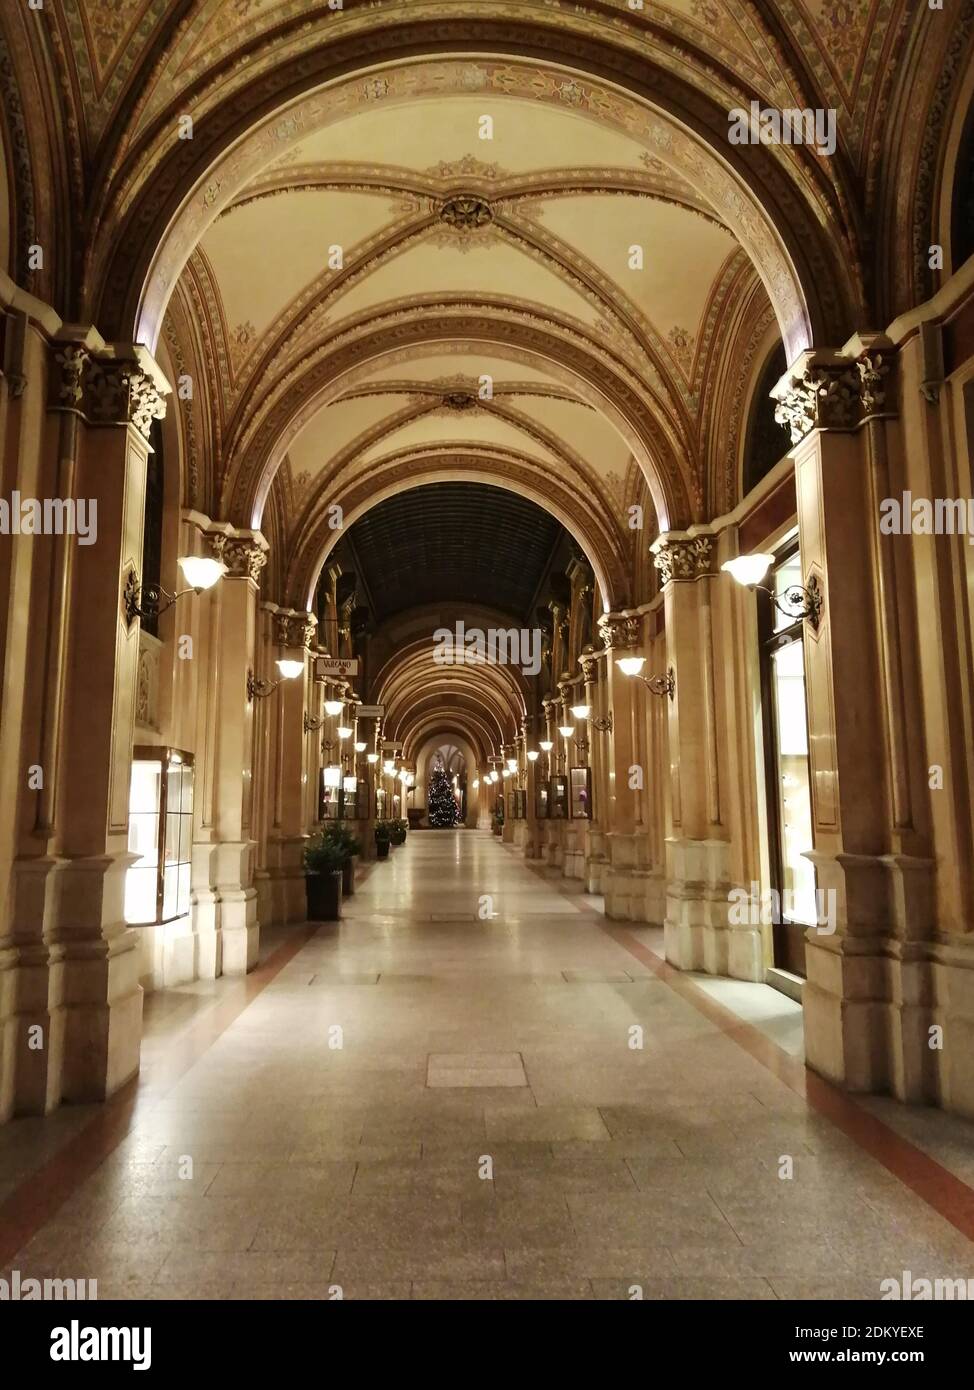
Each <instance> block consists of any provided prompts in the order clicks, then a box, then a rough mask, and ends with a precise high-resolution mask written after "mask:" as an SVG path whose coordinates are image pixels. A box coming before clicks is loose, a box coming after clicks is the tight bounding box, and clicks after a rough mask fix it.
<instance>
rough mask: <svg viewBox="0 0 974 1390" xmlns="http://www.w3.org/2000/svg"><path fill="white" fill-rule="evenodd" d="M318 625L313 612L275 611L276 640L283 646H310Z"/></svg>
mask: <svg viewBox="0 0 974 1390" xmlns="http://www.w3.org/2000/svg"><path fill="white" fill-rule="evenodd" d="M317 626H318V620H317V619H316V618H315V616H314V614H313V613H294V612H282V613H275V614H274V641H275V642H277V643H279V644H280V645H281V646H282V647H310V645H311V641H312V638H313V637H314V635H315V629H316V628H317Z"/></svg>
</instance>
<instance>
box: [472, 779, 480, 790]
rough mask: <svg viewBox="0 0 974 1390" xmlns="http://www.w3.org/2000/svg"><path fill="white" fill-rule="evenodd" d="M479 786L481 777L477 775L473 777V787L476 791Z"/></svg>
mask: <svg viewBox="0 0 974 1390" xmlns="http://www.w3.org/2000/svg"><path fill="white" fill-rule="evenodd" d="M479 786H480V778H479V777H475V778H474V779H473V789H474V791H476V790H477V788H478V787H479Z"/></svg>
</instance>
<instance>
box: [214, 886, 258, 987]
mask: <svg viewBox="0 0 974 1390" xmlns="http://www.w3.org/2000/svg"><path fill="white" fill-rule="evenodd" d="M220 926H221V934H222V938H223V974H224V975H246V974H247V973H248V972H249V971H251V970H253V968H254V966H255V965H256V964H257V955H258V950H259V947H260V924H259V923H258V921H257V891H256V889H254V888H242V889H240V890H239V891H234V890H231V889H222V890H221V891H220Z"/></svg>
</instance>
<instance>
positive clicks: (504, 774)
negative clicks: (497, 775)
mask: <svg viewBox="0 0 974 1390" xmlns="http://www.w3.org/2000/svg"><path fill="white" fill-rule="evenodd" d="M510 775H511V769H510V768H509V767H505V768H504V770H503V772H502V773H501V776H502V777H510Z"/></svg>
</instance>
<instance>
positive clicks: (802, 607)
mask: <svg viewBox="0 0 974 1390" xmlns="http://www.w3.org/2000/svg"><path fill="white" fill-rule="evenodd" d="M773 564H774V556H773V555H768V554H767V553H766V552H764V551H757V552H756V553H755V554H753V555H738V556H736V557H735V558H734V559H733V560H725V561H724V563H723V564H722V565H721V569H722V570H726V571H727V573H728V574H729V575H730V576H731V578H732V579H736V580H737V582H738V584H743V586H744V588H745V589H751V590H754V589H760V590H761V592H762V593H764V594H770V595H771V601H772V603H773V604H774V606H775V608H777V610H778V612H779V613H784V615H785V617H786V618H794V619H798V618H804V619H805V620H806V621H807V622H809V623H810V624H811V626H812V628H813V629H814V631H815V632H817V631H818V626H819V623H820V622H821V621H822V609H823V608H824V607H825V596H824V594H823V593H822V590H821V589H820V588H819V586H818V580H817V579H816V578H815V576H814V574H813V575H810V576H809V580H808V584H807V585H804V584H789V585H788V586H787V587H786V588H784V589H782V591H781V593H780V594H779V593H777V592H776V591H775V590H774V589H772V588H769V586H768V585H767V584H762V583H761V580H762V579H763V578H764V577H765V575H766V574H767V572H768V570H769V569H770V568H771V566H772V565H773Z"/></svg>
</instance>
